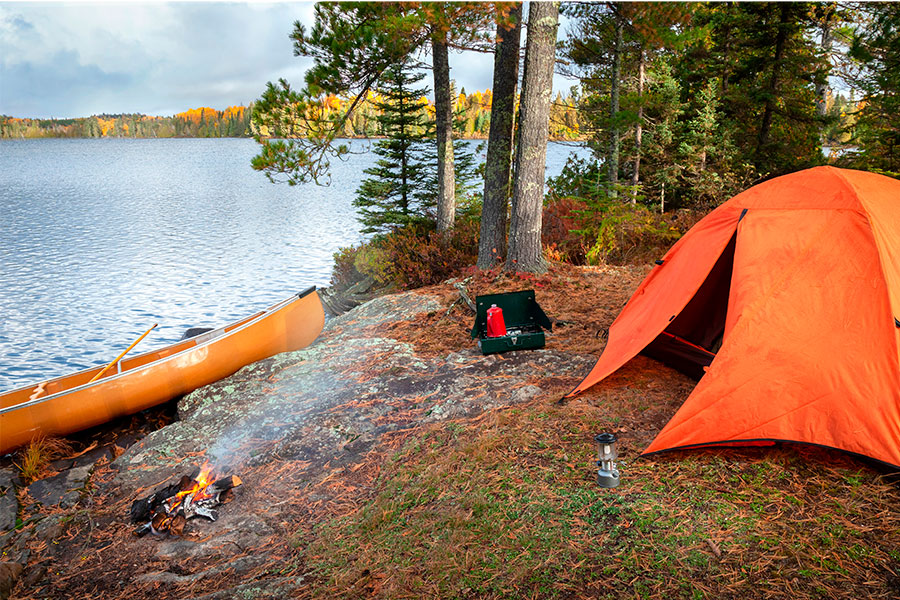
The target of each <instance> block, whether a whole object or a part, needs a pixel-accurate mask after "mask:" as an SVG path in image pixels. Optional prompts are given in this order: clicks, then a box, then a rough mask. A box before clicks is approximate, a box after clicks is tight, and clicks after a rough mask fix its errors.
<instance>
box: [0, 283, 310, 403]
mask: <svg viewBox="0 0 900 600" xmlns="http://www.w3.org/2000/svg"><path fill="white" fill-rule="evenodd" d="M315 290H316V287H315V286H312V287H310V288H307V289H306V290H304V291H302V292H300V293H299V294H294V295H292V296H290V297H288V298H286V299H284V300H281V301H279V302H276V303H275V304H273V305H271V306H269V307H268V308H265V309H263V310H262V311H260V312H257V313H255V314H253V315H251V316H250V317H242V318H240V319H238V320H236V321H233V322H231V323H228V324H226V325H223V326H221V327H219V328H217V329H214V330H212V331H207V332H205V333H203V334H201V335H200V336H197V337H199V338H202V337H206V338H207V339H205V340H204V341H202V342H200V343H196V344H194V345H193V346H189V347H187V348H185V349H184V350H180V351H178V352H176V353H175V354H169V355H167V356H164V357H162V358H158V359H156V360H153V361H151V362H148V363H146V364H143V365H140V366H137V367H133V368H131V369H128V370H123V371H120V372H116V373H113V374H112V375H110V376H107V377H103V378H101V379H98V380H96V381H93V382H86V383H83V384H81V385H79V386H75V387H71V388H68V389H65V390H60V391H58V392H55V393H53V394H48V395H47V396H43V397H41V398H35V399H34V400H26V401H25V402H19V403H17V404H13V405H11V406H7V407H5V408H0V415H2V414H4V413H8V412H12V411H16V410H21V409H24V408H28V407H30V406H36V405H39V404H41V403H44V402H49V401H51V400H56V399H59V398H61V397H63V396H66V395H67V394H74V393H77V392H80V391H82V390H85V389H88V388H90V387H95V386H100V385H104V384H108V383H111V382H114V381H116V380H118V379H120V378H122V377H124V376H128V375H133V374H135V373H139V372H140V371H143V370H146V369H151V368H155V367H156V366H158V365H160V364H161V363H163V362H166V361H170V360H174V359H176V358H177V357H180V356H183V355H184V354H186V353H188V352H193V351H195V350H197V349H199V348H203V347H204V346H208V345H210V344H212V343H215V342H219V341H223V340H225V339H227V338H229V337H231V336H233V335H236V334H238V333H240V332H242V331H244V330H246V329H247V328H248V327H251V326H255V325H257V324H258V323H260V322H261V321H262V320H264V319H267V318H269V317H272V316H274V315H277V314H278V313H279V312H280V311H281V310H283V309H285V308H287V307H288V306H290V305H291V304H293V303H294V302H298V301H299V300H301V299H302V298H304V297H305V296H308V295H309V294H310V293H312V292H314V291H315ZM242 321H245V322H244V323H241V322H242ZM237 324H240V325H239V326H238V327H235V328H234V329H232V330H231V331H225V330H226V329H228V328H229V327H233V326H234V325H237ZM185 341H187V340H179V341H177V342H175V343H174V344H169V345H168V346H163V347H162V348H157V349H156V350H149V351H147V352H144V353H143V354H137V355H135V356H132V357H130V359H129V360H134V359H137V358H140V357H144V356H147V355H150V354H157V353H160V352H164V351H165V350H167V349H168V348H171V347H172V346H177V345H178V344H182V343H184V342H185ZM102 368H103V365H98V366H93V367H89V368H87V369H82V370H81V371H76V372H75V373H69V374H67V375H62V376H60V377H55V378H53V379H48V380H46V381H44V382H38V383H36V384H32V385H27V386H22V387H20V388H16V389H13V390H9V391H7V392H4V393H0V398H2V397H3V396H7V395H11V394H14V393H17V392H22V391H23V390H31V389H34V388H35V387H37V386H39V385H41V383H44V384H45V385H46V384H50V383H53V382H57V381H63V380H66V379H69V378H72V377H75V376H78V375H83V374H86V373H89V372H91V371H99V370H100V369H102Z"/></svg>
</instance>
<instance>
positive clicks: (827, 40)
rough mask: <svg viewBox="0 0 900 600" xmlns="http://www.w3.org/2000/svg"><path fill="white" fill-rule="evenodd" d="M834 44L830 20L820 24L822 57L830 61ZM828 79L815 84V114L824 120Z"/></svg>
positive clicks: (826, 108) (826, 111)
mask: <svg viewBox="0 0 900 600" xmlns="http://www.w3.org/2000/svg"><path fill="white" fill-rule="evenodd" d="M833 43H834V31H833V29H832V23H831V20H826V21H825V22H824V23H823V24H822V56H824V57H825V58H826V60H831V48H832V45H833ZM828 90H829V86H828V78H827V77H825V78H823V79H822V81H820V82H818V83H816V114H818V115H819V116H820V117H822V118H825V117H826V116H827V115H828Z"/></svg>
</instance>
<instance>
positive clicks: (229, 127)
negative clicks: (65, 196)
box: [0, 88, 581, 140]
mask: <svg viewBox="0 0 900 600" xmlns="http://www.w3.org/2000/svg"><path fill="white" fill-rule="evenodd" d="M575 97H576V96H573V95H567V96H563V94H562V93H557V95H556V98H555V99H554V102H553V106H552V108H551V117H550V139H553V140H579V139H581V134H580V129H579V121H578V106H577V105H576V100H575ZM492 99H493V94H492V92H491V90H490V89H486V90H483V91H482V90H477V91H475V92H472V93H467V92H466V90H465V88H463V89H461V90H460V92H459V93H458V94H456V93H455V94H454V95H453V114H454V127H455V128H456V132H457V136H458V137H460V138H469V139H472V138H475V139H478V138H487V134H488V129H489V128H490V123H491V102H492ZM381 100H382V98H381V95H380V94H379V93H377V92H374V91H373V92H370V93H369V94H367V96H366V97H365V98H363V99H362V100H361V101H360V102H359V103H357V107H356V110H354V111H353V113H352V114H351V115H350V116H349V118H348V119H346V121H344V124H343V127H342V130H341V136H342V137H348V138H359V137H380V136H384V135H386V132H385V131H384V129H383V128H382V127H381V125H380V121H379V117H380V116H381V115H382V109H380V108H379V105H380V104H381ZM354 101H355V98H347V97H340V96H336V95H333V94H332V95H327V96H326V97H324V98H323V102H322V107H321V109H322V110H323V111H324V112H325V113H326V114H328V115H331V114H335V115H338V116H339V117H340V116H343V114H344V113H345V112H346V111H347V109H348V107H349V106H351V105H352V104H353V103H354ZM416 103H417V106H419V107H420V108H421V109H422V111H423V115H424V118H425V119H426V120H430V121H434V102H433V101H431V100H429V98H428V97H427V96H425V95H422V96H419V97H418V98H416ZM252 112H253V104H251V105H250V106H229V107H228V108H226V109H225V110H216V109H214V108H209V107H201V108H194V109H190V110H187V111H184V112H181V113H177V114H175V115H173V116H170V117H159V116H149V115H142V114H116V115H92V116H90V117H79V118H74V119H27V118H17V117H9V116H0V139H28V138H57V137H68V138H106V137H110V138H172V137H203V138H205V137H247V138H249V137H252V136H253V135H254V134H256V133H262V135H267V131H265V130H263V131H262V132H258V131H255V130H254V129H253V126H252V124H251V120H250V115H251V114H252Z"/></svg>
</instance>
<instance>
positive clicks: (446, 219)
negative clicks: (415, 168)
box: [431, 33, 456, 232]
mask: <svg viewBox="0 0 900 600" xmlns="http://www.w3.org/2000/svg"><path fill="white" fill-rule="evenodd" d="M434 35H435V37H433V38H432V40H431V54H432V57H433V59H434V115H435V121H436V125H437V132H436V133H437V135H436V137H437V157H438V202H437V230H438V231H441V232H443V231H448V230H450V229H451V228H452V227H453V220H454V218H455V217H456V175H455V173H454V169H453V115H452V114H451V113H452V111H453V104H452V100H451V98H450V64H449V60H448V54H449V53H448V48H447V40H446V37H437V36H438V35H441V36H445V35H446V34H437V33H435V34H434Z"/></svg>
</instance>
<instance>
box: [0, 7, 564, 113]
mask: <svg viewBox="0 0 900 600" xmlns="http://www.w3.org/2000/svg"><path fill="white" fill-rule="evenodd" d="M313 7H314V5H313V3H312V2H299V3H298V2H294V3H286V2H283V3H265V4H264V3H249V4H248V3H230V2H226V3H213V2H195V3H181V2H179V3H164V2H155V3H153V2H151V3H140V4H131V3H98V4H84V3H72V4H66V3H52V4H50V3H38V2H35V3H26V4H20V3H17V4H3V3H0V114H6V115H11V116H16V117H32V118H42V117H43V118H46V117H51V116H52V117H57V118H69V117H81V116H88V115H91V114H100V113H144V114H149V115H172V114H175V113H176V112H181V111H183V110H187V109H189V108H197V107H200V106H210V107H213V108H217V109H220V110H221V109H224V108H226V107H227V106H231V105H235V104H247V103H249V102H252V101H253V100H255V99H256V98H258V97H259V96H260V95H261V94H262V92H263V90H264V89H265V85H266V82H268V81H277V80H278V79H279V78H282V77H283V78H285V79H287V80H288V81H289V82H291V83H292V84H293V85H294V86H295V87H299V86H301V85H302V84H303V76H304V73H305V71H306V69H307V68H308V67H309V66H311V64H312V61H311V60H310V59H308V58H305V57H295V56H294V55H293V45H292V42H291V40H290V38H289V35H290V33H291V31H292V30H293V23H294V21H296V20H299V21H301V22H302V23H304V24H306V25H307V27H310V26H311V25H312V23H313V10H314V9H313ZM523 41H524V40H523ZM425 60H426V62H430V59H428V58H427V57H426V58H425ZM450 66H451V72H450V76H451V77H452V78H453V79H455V80H456V84H457V89H460V90H461V89H462V88H465V90H466V91H467V92H469V93H471V92H474V91H475V90H483V89H486V88H489V87H490V86H491V82H492V72H493V55H491V54H480V53H475V52H465V53H456V52H451V55H450ZM561 81H562V80H561V79H560V78H559V77H557V78H555V80H554V89H563V88H560V87H559V86H560V85H565V86H566V87H565V88H564V89H563V91H565V90H567V89H568V85H571V84H570V83H566V82H562V83H560V82H561ZM425 83H427V85H428V86H429V87H433V84H432V83H431V74H430V73H428V74H427V77H426V81H425Z"/></svg>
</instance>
